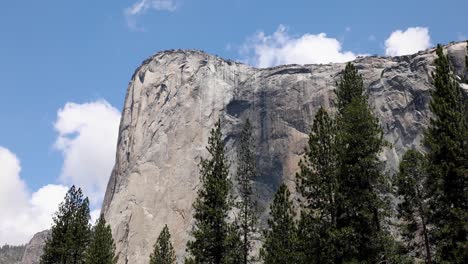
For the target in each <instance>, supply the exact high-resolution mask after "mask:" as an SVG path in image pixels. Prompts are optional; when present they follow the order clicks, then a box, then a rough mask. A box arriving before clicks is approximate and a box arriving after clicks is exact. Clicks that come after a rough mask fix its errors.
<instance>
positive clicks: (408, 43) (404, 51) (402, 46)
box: [385, 27, 432, 56]
mask: <svg viewBox="0 0 468 264" xmlns="http://www.w3.org/2000/svg"><path fill="white" fill-rule="evenodd" d="M431 45H432V44H431V38H430V36H429V29H428V28H425V27H410V28H408V29H406V30H405V31H401V30H396V31H394V32H392V34H390V37H388V39H387V40H386V41H385V54H386V55H389V56H400V55H408V54H412V53H416V52H418V51H420V50H424V49H427V48H429V47H431Z"/></svg>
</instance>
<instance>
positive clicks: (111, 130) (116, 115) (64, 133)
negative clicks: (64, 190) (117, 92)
mask: <svg viewBox="0 0 468 264" xmlns="http://www.w3.org/2000/svg"><path fill="white" fill-rule="evenodd" d="M119 123H120V112H119V111H118V110H117V109H115V108H114V107H112V106H111V105H110V104H109V103H108V102H106V101H104V100H101V101H96V102H91V103H84V104H76V103H67V104H66V105H65V106H64V107H63V108H62V109H60V110H59V111H58V113H57V120H56V122H55V124H54V127H55V130H56V131H57V132H58V138H57V140H56V142H55V147H56V148H57V149H58V150H60V151H61V152H62V154H63V157H64V161H63V166H62V172H61V175H60V180H61V181H62V182H63V183H65V184H69V185H71V184H74V185H76V186H79V187H81V188H82V189H83V192H84V193H85V194H86V195H87V196H89V198H90V201H91V204H92V205H100V203H101V201H102V198H103V196H104V192H105V189H106V185H107V181H108V179H109V176H110V173H111V171H112V167H113V166H114V161H115V149H116V145H117V136H118V128H119Z"/></svg>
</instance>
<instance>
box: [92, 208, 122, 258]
mask: <svg viewBox="0 0 468 264" xmlns="http://www.w3.org/2000/svg"><path fill="white" fill-rule="evenodd" d="M85 263H86V264H115V263H117V257H116V256H115V243H114V239H113V238H112V231H111V228H110V226H109V225H107V224H106V220H105V219H104V216H103V215H101V216H100V217H99V219H98V221H97V223H96V226H94V227H93V232H92V235H91V241H90V243H89V246H88V249H87V250H86V261H85Z"/></svg>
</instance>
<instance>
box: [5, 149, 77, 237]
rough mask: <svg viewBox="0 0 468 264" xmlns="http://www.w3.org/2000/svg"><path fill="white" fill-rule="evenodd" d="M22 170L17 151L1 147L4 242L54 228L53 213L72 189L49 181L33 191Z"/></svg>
mask: <svg viewBox="0 0 468 264" xmlns="http://www.w3.org/2000/svg"><path fill="white" fill-rule="evenodd" d="M20 171H21V166H20V162H19V160H18V158H17V157H16V155H15V154H13V153H12V152H11V151H9V150H8V149H6V148H3V147H0V208H1V209H2V217H0V245H3V244H5V243H8V244H24V243H27V242H28V241H29V239H31V237H32V236H33V235H34V234H35V233H36V232H38V231H41V230H44V229H48V228H50V224H51V223H52V216H53V214H54V212H55V211H56V210H57V208H58V205H59V203H60V202H61V201H62V200H63V197H64V196H65V193H66V192H67V189H68V188H67V187H66V186H63V185H46V186H44V187H42V188H41V189H39V190H38V191H36V192H34V193H29V191H28V190H27V188H26V184H25V183H24V181H23V180H22V179H21V178H20Z"/></svg>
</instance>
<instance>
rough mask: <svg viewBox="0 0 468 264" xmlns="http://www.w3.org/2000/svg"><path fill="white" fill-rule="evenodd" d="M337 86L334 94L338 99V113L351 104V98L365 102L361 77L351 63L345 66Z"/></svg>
mask: <svg viewBox="0 0 468 264" xmlns="http://www.w3.org/2000/svg"><path fill="white" fill-rule="evenodd" d="M337 86H338V89H336V90H335V93H336V96H337V98H338V110H339V111H340V112H341V111H342V110H343V109H344V107H345V106H346V105H348V104H349V103H351V100H352V99H353V98H357V99H360V100H365V95H364V82H363V80H362V76H361V75H360V74H359V73H358V70H357V69H356V67H354V65H353V64H352V63H351V62H349V63H348V64H346V68H345V70H344V73H343V76H342V77H341V79H340V82H338V83H337Z"/></svg>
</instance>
